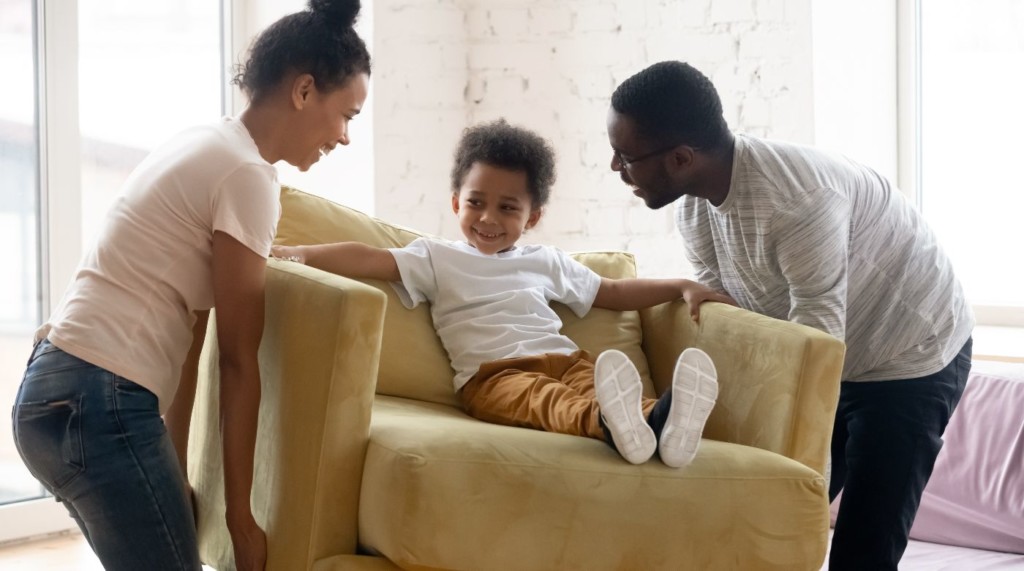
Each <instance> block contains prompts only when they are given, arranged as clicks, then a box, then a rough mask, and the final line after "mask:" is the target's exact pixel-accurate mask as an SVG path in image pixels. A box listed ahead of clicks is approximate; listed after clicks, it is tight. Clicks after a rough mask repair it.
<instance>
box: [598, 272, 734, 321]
mask: <svg viewBox="0 0 1024 571" xmlns="http://www.w3.org/2000/svg"><path fill="white" fill-rule="evenodd" d="M680 298H682V299H683V300H685V301H686V303H687V305H689V306H690V316H692V317H693V319H694V321H697V320H698V318H699V317H700V304H702V303H704V302H705V301H718V302H721V303H728V304H729V305H736V302H735V301H734V300H733V299H732V298H731V297H729V296H727V295H725V294H724V293H719V292H717V291H715V290H713V289H711V288H709V287H707V286H703V285H701V284H699V283H697V282H694V281H690V280H682V279H639V278H627V279H620V280H613V279H609V278H601V287H600V288H599V289H598V290H597V297H595V298H594V307H602V308H604V309H614V310H618V311H628V310H635V309H643V308H645V307H651V306H654V305H659V304H662V303H667V302H670V301H675V300H677V299H680Z"/></svg>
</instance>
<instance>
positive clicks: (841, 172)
mask: <svg viewBox="0 0 1024 571" xmlns="http://www.w3.org/2000/svg"><path fill="white" fill-rule="evenodd" d="M735 147H736V153H735V156H734V159H733V169H732V182H731V185H730V189H729V195H728V196H727V197H726V199H725V201H724V202H723V203H722V204H721V205H720V206H718V207H715V206H713V205H712V204H711V203H710V202H708V201H707V200H704V199H701V198H694V197H692V196H685V197H683V199H682V200H680V201H679V203H678V210H677V212H676V216H677V219H676V222H677V225H678V228H679V231H680V232H681V233H682V235H683V239H684V241H685V242H686V247H687V254H688V256H689V258H690V262H691V263H692V264H693V265H694V267H695V268H696V270H697V277H698V280H699V281H700V282H702V283H704V284H707V285H709V286H711V287H714V288H715V289H718V290H720V291H725V292H727V293H728V294H729V295H731V296H732V297H733V298H734V299H735V300H736V301H737V303H739V305H740V306H741V307H744V308H746V309H749V310H751V311H756V312H758V313H761V314H764V315H768V316H770V317H775V318H778V319H787V320H790V321H794V322H796V323H802V324H804V325H809V326H811V327H815V328H817V329H820V330H822V331H825V332H827V333H830V334H832V335H834V336H835V337H838V338H839V339H842V340H845V341H846V345H847V349H846V363H845V366H844V368H843V379H844V380H848V381H876V380H893V379H909V378H915V377H921V376H925V375H929V374H932V373H935V372H937V371H939V370H941V369H942V368H943V367H944V366H945V365H946V364H948V363H949V362H950V361H952V360H953V358H954V357H955V356H956V354H957V352H958V351H959V350H960V348H961V347H962V346H963V344H964V343H966V342H967V339H968V338H969V337H970V335H971V330H972V329H973V327H974V317H973V315H972V312H971V309H970V306H969V305H968V303H967V301H966V300H965V298H964V294H963V290H962V288H961V287H960V283H959V281H957V279H956V276H955V275H954V274H953V268H952V265H951V264H950V261H949V258H947V257H946V254H945V253H944V252H943V251H942V249H941V248H940V247H939V244H938V242H937V241H936V238H935V235H934V234H933V233H932V231H931V229H929V228H928V226H927V225H926V224H925V221H924V219H923V218H922V217H921V215H920V214H919V213H918V212H917V211H916V210H915V209H914V208H913V207H912V206H911V205H910V204H909V203H908V202H907V201H906V200H905V199H904V197H903V195H902V194H901V193H900V192H899V191H898V190H897V189H896V188H895V187H894V186H893V185H892V184H891V183H890V182H889V181H888V180H886V179H885V178H884V177H882V176H881V175H879V174H878V173H876V172H875V171H873V170H871V169H869V168H867V167H865V166H862V165H859V164H857V163H855V162H853V161H850V160H849V159H846V158H844V157H841V156H837V155H831V154H828V153H825V152H823V151H820V150H816V149H812V148H807V147H800V146H796V145H791V144H786V143H779V142H773V141H765V140H761V139H757V138H753V137H745V136H742V135H740V136H737V137H736V143H735Z"/></svg>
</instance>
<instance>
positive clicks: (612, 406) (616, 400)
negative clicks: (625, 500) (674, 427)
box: [594, 349, 658, 464]
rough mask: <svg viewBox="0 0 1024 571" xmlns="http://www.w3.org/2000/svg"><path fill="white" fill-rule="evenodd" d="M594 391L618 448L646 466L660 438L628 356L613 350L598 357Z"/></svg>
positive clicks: (638, 374) (642, 388)
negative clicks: (649, 418)
mask: <svg viewBox="0 0 1024 571" xmlns="http://www.w3.org/2000/svg"><path fill="white" fill-rule="evenodd" d="M594 391H595V392H596V393H597V403H598V405H600V407H601V417H602V418H603V419H604V423H605V426H607V427H608V431H609V432H610V433H611V435H612V441H614V443H615V449H616V450H618V451H619V454H621V455H622V457H623V458H625V459H626V460H627V461H628V462H630V463H632V464H643V463H644V462H646V461H648V460H650V459H651V456H654V451H655V450H657V448H658V439H657V438H656V437H655V436H654V431H653V430H651V427H650V426H649V425H648V424H647V419H645V418H644V412H643V409H642V408H641V399H642V398H643V393H644V387H643V383H642V382H641V381H640V373H638V372H637V370H636V366H634V365H633V362H632V361H630V360H629V357H627V356H626V355H625V353H623V352H622V351H616V350H614V349H611V350H608V351H605V352H603V353H601V354H600V355H598V357H597V362H596V363H594Z"/></svg>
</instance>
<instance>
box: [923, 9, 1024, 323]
mask: <svg viewBox="0 0 1024 571" xmlns="http://www.w3.org/2000/svg"><path fill="white" fill-rule="evenodd" d="M920 69H921V140H920V151H921V180H920V191H921V207H922V210H923V212H924V213H925V216H926V217H927V218H928V220H929V222H930V223H931V225H932V227H933V228H934V229H935V230H936V232H938V234H939V238H940V241H941V243H942V244H943V247H944V248H945V249H946V250H947V251H948V252H949V254H950V256H951V257H952V258H953V261H954V263H955V264H956V269H957V274H958V276H959V277H960V279H961V281H962V282H963V284H964V287H965V288H966V290H967V295H968V297H969V298H970V300H971V302H972V303H973V304H976V305H995V306H1009V307H1024V287H1021V284H1022V282H1021V278H1022V273H1021V269H1020V262H1019V260H1020V259H1021V256H1020V252H1019V251H1018V250H1019V248H1018V246H1019V245H1020V244H1021V243H1022V238H1021V224H1020V220H1021V215H1022V213H1024V182H1022V180H1021V177H1020V176H1019V174H1018V173H1019V165H1020V163H1021V148H1022V147H1021V142H1020V134H1021V133H1022V132H1024V105H1021V101H1024V73H1021V70H1024V2H1021V1H1020V0H981V1H978V2H971V3H969V4H968V3H964V2H962V1H959V0H928V1H927V2H921V56H920Z"/></svg>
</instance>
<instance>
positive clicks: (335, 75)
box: [232, 0, 370, 101]
mask: <svg viewBox="0 0 1024 571" xmlns="http://www.w3.org/2000/svg"><path fill="white" fill-rule="evenodd" d="M359 8H360V4H359V0H309V9H307V10H303V11H302V12H296V13H294V14H290V15H288V16H284V17H283V18H281V19H280V20H278V21H276V22H274V23H273V24H271V25H270V27H269V28H267V29H266V30H264V31H263V32H262V33H260V35H259V36H258V37H257V38H256V39H255V40H254V41H253V44H252V47H251V48H250V50H249V58H248V59H247V60H246V62H245V64H243V65H240V66H237V67H236V73H235V77H234V79H233V80H232V83H234V84H236V85H238V86H239V87H241V88H242V90H243V91H244V92H245V93H246V94H247V95H248V96H249V98H250V99H251V100H252V101H258V100H260V99H261V98H262V97H263V96H264V95H265V94H266V93H268V92H269V91H270V90H272V89H273V88H274V87H275V86H277V84H278V83H279V82H280V81H281V80H282V79H284V78H285V76H286V75H287V74H289V73H292V72H298V73H308V74H310V75H312V76H313V81H314V82H315V84H316V87H317V89H320V90H323V91H329V90H331V89H333V88H335V87H338V86H340V85H343V84H344V83H345V82H346V81H348V79H349V78H350V77H352V76H353V75H355V74H357V73H365V74H367V75H369V74H370V54H369V52H368V51H367V50H366V44H365V43H364V42H363V39H362V38H360V37H359V35H358V34H356V32H355V30H354V29H353V28H352V26H353V25H354V24H355V21H356V17H357V16H358V15H359Z"/></svg>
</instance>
